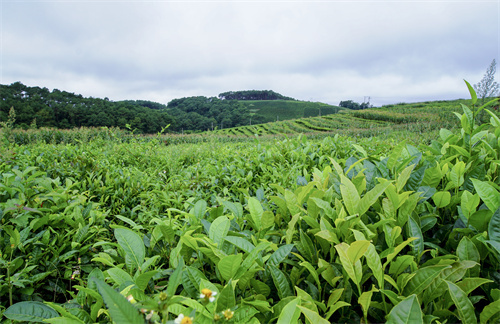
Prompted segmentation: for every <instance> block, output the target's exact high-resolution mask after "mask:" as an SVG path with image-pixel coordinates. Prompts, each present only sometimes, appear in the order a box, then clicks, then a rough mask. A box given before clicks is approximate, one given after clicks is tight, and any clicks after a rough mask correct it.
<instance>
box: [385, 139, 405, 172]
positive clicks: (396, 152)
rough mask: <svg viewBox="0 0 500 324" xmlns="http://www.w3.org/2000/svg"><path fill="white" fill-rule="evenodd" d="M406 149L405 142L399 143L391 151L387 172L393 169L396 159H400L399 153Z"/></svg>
mask: <svg viewBox="0 0 500 324" xmlns="http://www.w3.org/2000/svg"><path fill="white" fill-rule="evenodd" d="M405 148H406V141H402V142H400V143H399V144H398V145H397V146H396V147H395V148H394V149H392V152H391V154H390V155H389V159H388V160H387V168H388V169H389V170H392V169H394V167H395V166H396V163H397V162H398V159H399V158H400V157H401V153H402V152H403V150H404V149H405Z"/></svg>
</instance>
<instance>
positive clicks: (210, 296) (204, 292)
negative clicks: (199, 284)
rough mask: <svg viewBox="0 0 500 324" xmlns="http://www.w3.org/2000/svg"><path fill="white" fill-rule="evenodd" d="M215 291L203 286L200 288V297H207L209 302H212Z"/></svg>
mask: <svg viewBox="0 0 500 324" xmlns="http://www.w3.org/2000/svg"><path fill="white" fill-rule="evenodd" d="M215 295H217V292H216V291H211V290H210V289H207V288H203V289H202V290H201V294H200V298H204V299H207V300H208V301H209V302H211V303H213V302H214V300H215Z"/></svg>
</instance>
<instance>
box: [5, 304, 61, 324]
mask: <svg viewBox="0 0 500 324" xmlns="http://www.w3.org/2000/svg"><path fill="white" fill-rule="evenodd" d="M3 315H4V316H5V317H7V318H8V319H11V320H14V321H20V322H35V323H43V322H44V320H45V319H48V318H54V317H59V314H58V313H57V312H56V311H55V310H54V309H53V308H52V307H49V306H47V305H45V304H43V303H40V302H37V301H23V302H19V303H15V304H14V305H12V306H10V307H9V308H7V309H6V310H5V312H4V313H3Z"/></svg>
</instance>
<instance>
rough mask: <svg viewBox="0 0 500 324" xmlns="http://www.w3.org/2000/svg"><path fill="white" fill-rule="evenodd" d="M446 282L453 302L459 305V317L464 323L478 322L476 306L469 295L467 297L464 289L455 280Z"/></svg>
mask: <svg viewBox="0 0 500 324" xmlns="http://www.w3.org/2000/svg"><path fill="white" fill-rule="evenodd" d="M445 282H446V284H447V285H448V291H449V292H450V296H451V299H452V300H453V303H454V304H455V306H456V307H457V312H458V317H459V318H460V320H461V321H462V323H477V318H476V314H475V313H474V306H473V305H472V303H471V301H470V300H469V297H467V295H466V294H465V293H464V291H463V290H462V289H460V287H458V286H457V285H456V284H454V283H453V282H450V281H446V280H445Z"/></svg>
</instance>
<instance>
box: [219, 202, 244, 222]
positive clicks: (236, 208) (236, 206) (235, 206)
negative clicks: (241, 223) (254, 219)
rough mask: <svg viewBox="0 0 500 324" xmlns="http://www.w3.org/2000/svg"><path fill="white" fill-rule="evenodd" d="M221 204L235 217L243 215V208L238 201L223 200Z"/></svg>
mask: <svg viewBox="0 0 500 324" xmlns="http://www.w3.org/2000/svg"><path fill="white" fill-rule="evenodd" d="M222 204H223V205H224V207H225V208H226V209H229V210H230V211H231V213H233V215H234V216H236V217H237V218H241V217H243V208H242V207H241V204H240V203H233V202H230V201H223V202H222Z"/></svg>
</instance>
